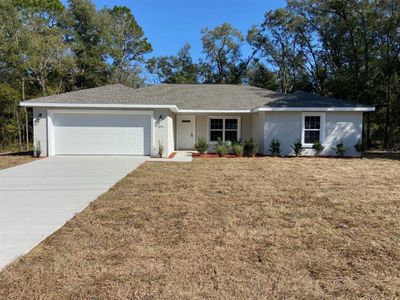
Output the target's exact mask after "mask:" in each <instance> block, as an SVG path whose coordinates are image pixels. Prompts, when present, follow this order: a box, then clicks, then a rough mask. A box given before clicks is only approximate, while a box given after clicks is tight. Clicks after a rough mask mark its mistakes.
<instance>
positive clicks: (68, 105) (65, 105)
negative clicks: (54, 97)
mask: <svg viewBox="0 0 400 300" xmlns="http://www.w3.org/2000/svg"><path fill="white" fill-rule="evenodd" d="M20 105H21V106H25V107H49V108H55V107H57V108H113V109H114V108H116V109H117V108H119V109H121V108H136V109H162V108H164V109H169V110H171V111H172V112H178V107H177V106H176V105H170V104H154V105H152V104H78V103H31V102H28V101H23V102H21V103H20Z"/></svg>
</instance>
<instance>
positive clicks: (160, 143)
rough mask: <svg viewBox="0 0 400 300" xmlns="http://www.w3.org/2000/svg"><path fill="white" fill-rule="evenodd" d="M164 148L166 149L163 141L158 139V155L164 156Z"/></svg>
mask: <svg viewBox="0 0 400 300" xmlns="http://www.w3.org/2000/svg"><path fill="white" fill-rule="evenodd" d="M164 149H165V147H164V145H163V144H162V142H161V141H160V140H158V145H157V148H156V151H157V154H158V157H160V158H161V157H162V156H163V153H164Z"/></svg>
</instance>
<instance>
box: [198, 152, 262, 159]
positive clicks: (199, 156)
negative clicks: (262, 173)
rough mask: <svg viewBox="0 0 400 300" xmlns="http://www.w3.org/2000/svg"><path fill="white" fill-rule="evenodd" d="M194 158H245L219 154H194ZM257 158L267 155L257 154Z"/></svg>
mask: <svg viewBox="0 0 400 300" xmlns="http://www.w3.org/2000/svg"><path fill="white" fill-rule="evenodd" d="M192 156H193V158H221V157H224V158H243V157H239V156H236V155H235V154H228V155H224V156H219V155H218V154H217V153H205V154H200V153H193V154H192ZM244 157H248V156H244ZM255 157H265V155H261V154H257V155H256V156H255Z"/></svg>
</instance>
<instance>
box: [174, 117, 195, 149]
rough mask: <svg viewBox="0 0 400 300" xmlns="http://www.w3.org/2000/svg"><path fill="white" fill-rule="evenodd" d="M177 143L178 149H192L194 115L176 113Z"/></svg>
mask: <svg viewBox="0 0 400 300" xmlns="http://www.w3.org/2000/svg"><path fill="white" fill-rule="evenodd" d="M176 124H177V125H176V128H177V136H178V137H177V145H178V149H186V150H188V149H193V146H194V143H195V142H194V141H195V136H194V134H195V129H196V127H195V116H193V115H177V116H176Z"/></svg>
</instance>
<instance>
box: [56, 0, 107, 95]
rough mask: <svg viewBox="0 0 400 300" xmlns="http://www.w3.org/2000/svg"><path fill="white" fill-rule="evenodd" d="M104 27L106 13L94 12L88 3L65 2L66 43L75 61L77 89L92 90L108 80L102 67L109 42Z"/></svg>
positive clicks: (70, 0) (77, 1)
mask: <svg viewBox="0 0 400 300" xmlns="http://www.w3.org/2000/svg"><path fill="white" fill-rule="evenodd" d="M108 24H109V15H108V13H107V12H105V11H100V12H99V11H97V10H96V7H95V5H94V4H93V3H92V2H90V0H69V9H68V17H67V19H66V20H65V24H64V26H65V27H66V28H67V29H68V31H69V33H68V35H67V41H68V42H69V44H70V48H71V50H72V51H73V53H74V55H75V57H76V66H77V74H76V76H75V85H76V87H77V88H91V87H96V86H100V85H104V84H106V83H108V82H109V80H110V68H109V66H108V65H107V63H106V60H107V57H108V54H109V53H110V47H109V41H110V38H111V37H110V28H109V27H108Z"/></svg>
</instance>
